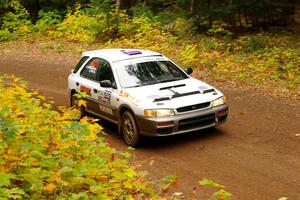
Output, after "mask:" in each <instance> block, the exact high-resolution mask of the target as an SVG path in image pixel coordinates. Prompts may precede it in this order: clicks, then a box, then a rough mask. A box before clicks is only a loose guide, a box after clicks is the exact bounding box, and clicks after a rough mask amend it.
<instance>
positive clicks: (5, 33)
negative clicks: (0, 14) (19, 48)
mask: <svg viewBox="0 0 300 200" xmlns="http://www.w3.org/2000/svg"><path fill="white" fill-rule="evenodd" d="M13 37H14V35H13V34H12V33H11V32H9V30H8V29H3V30H0V42H1V41H5V40H10V39H13Z"/></svg>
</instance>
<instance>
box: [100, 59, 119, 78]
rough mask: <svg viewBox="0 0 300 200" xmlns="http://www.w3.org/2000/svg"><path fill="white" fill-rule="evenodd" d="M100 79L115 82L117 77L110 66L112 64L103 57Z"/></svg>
mask: <svg viewBox="0 0 300 200" xmlns="http://www.w3.org/2000/svg"><path fill="white" fill-rule="evenodd" d="M98 74H99V81H103V80H110V82H111V83H115V78H114V75H113V72H112V69H111V67H110V64H109V63H108V62H107V61H106V60H103V59H101V64H100V68H99V73H98Z"/></svg>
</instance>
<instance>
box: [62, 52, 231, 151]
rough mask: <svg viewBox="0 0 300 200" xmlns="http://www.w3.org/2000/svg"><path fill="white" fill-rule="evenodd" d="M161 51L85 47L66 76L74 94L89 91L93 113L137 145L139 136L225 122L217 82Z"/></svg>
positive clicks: (86, 109)
mask: <svg viewBox="0 0 300 200" xmlns="http://www.w3.org/2000/svg"><path fill="white" fill-rule="evenodd" d="M192 71H193V70H192V68H187V69H186V70H185V71H183V70H182V69H180V68H179V67H178V66H176V65H175V64H174V63H173V62H172V61H171V60H169V59H168V58H166V57H165V56H163V55H162V54H160V53H157V52H152V51H146V50H138V49H104V50H96V51H88V52H84V53H83V55H82V58H81V60H80V61H79V63H78V64H77V66H76V67H75V69H74V70H72V73H71V74H70V75H69V77H68V92H69V96H70V102H71V106H74V105H75V102H76V101H77V98H76V96H74V94H76V93H78V92H85V93H86V94H87V95H86V97H85V101H86V103H87V106H86V107H81V108H80V109H81V111H82V112H88V113H92V114H94V115H97V116H99V117H100V118H103V119H105V120H109V121H111V122H113V123H116V124H118V127H119V132H120V133H121V134H122V135H123V137H124V140H125V142H126V143H127V144H128V145H130V146H136V145H138V144H139V143H140V141H141V136H169V135H175V134H181V133H186V132H190V131H196V130H200V129H205V128H209V127H214V126H217V125H219V124H221V123H223V122H225V120H226V118H227V115H228V106H227V104H226V102H225V97H224V95H223V94H222V93H221V92H220V91H218V90H217V89H216V88H214V87H212V86H210V85H208V84H206V83H204V82H201V81H199V80H197V79H194V78H192V77H190V76H189V75H188V74H191V73H192Z"/></svg>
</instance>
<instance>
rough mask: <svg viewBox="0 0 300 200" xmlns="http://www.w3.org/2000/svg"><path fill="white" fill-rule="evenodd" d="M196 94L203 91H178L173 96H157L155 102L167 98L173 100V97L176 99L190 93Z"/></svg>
mask: <svg viewBox="0 0 300 200" xmlns="http://www.w3.org/2000/svg"><path fill="white" fill-rule="evenodd" d="M194 94H201V93H200V91H193V92H186V93H182V94H179V93H176V94H174V95H173V96H171V97H160V98H156V99H154V101H153V102H159V101H167V100H171V99H174V98H178V97H184V96H189V95H194Z"/></svg>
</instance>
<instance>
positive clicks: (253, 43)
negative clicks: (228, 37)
mask: <svg viewBox="0 0 300 200" xmlns="http://www.w3.org/2000/svg"><path fill="white" fill-rule="evenodd" d="M239 41H240V42H241V49H242V51H244V52H245V53H249V52H254V51H257V50H260V49H263V48H265V47H266V41H265V40H264V38H263V37H261V36H243V37H240V38H239Z"/></svg>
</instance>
